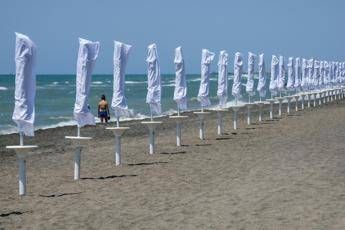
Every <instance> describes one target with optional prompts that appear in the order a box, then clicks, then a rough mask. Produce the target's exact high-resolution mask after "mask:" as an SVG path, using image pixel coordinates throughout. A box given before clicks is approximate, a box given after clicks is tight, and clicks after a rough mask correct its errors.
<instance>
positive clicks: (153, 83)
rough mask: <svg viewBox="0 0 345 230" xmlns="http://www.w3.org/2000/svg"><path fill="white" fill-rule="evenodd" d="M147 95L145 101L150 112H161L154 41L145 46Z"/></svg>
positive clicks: (159, 74)
mask: <svg viewBox="0 0 345 230" xmlns="http://www.w3.org/2000/svg"><path fill="white" fill-rule="evenodd" d="M146 62H147V95H146V103H147V104H149V106H150V111H151V114H152V115H153V114H156V115H159V114H160V113H161V89H162V85H161V73H160V68H159V63H158V53H157V46H156V44H155V43H153V44H150V45H149V46H148V47H147V58H146Z"/></svg>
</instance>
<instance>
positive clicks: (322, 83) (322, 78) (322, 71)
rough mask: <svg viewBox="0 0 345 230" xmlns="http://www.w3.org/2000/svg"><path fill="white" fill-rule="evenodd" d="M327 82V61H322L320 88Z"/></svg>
mask: <svg viewBox="0 0 345 230" xmlns="http://www.w3.org/2000/svg"><path fill="white" fill-rule="evenodd" d="M324 83H325V62H324V61H320V79H319V88H322V87H323V86H324Z"/></svg>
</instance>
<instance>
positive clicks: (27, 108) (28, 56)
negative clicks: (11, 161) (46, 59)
mask: <svg viewBox="0 0 345 230" xmlns="http://www.w3.org/2000/svg"><path fill="white" fill-rule="evenodd" d="M15 34H16V50H15V63H16V79H15V92H14V111H13V115H12V120H13V121H14V122H15V123H16V124H17V127H18V131H19V132H22V133H23V134H24V135H26V136H34V122H35V94H36V74H35V71H34V68H35V62H36V45H35V44H34V43H33V41H31V39H30V38H29V37H28V36H26V35H24V34H20V33H15Z"/></svg>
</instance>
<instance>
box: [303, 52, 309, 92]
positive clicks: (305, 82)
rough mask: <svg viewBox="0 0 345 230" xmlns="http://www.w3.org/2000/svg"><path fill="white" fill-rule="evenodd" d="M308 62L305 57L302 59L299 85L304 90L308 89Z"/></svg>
mask: <svg viewBox="0 0 345 230" xmlns="http://www.w3.org/2000/svg"><path fill="white" fill-rule="evenodd" d="M307 74H308V62H307V59H305V58H303V59H302V80H301V87H302V89H303V90H304V91H305V90H307V89H308V75H307Z"/></svg>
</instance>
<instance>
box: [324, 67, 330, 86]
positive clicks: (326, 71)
mask: <svg viewBox="0 0 345 230" xmlns="http://www.w3.org/2000/svg"><path fill="white" fill-rule="evenodd" d="M323 66H324V69H325V70H324V85H325V86H326V87H327V86H328V84H329V82H330V75H329V74H330V71H329V64H328V61H324V63H323Z"/></svg>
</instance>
